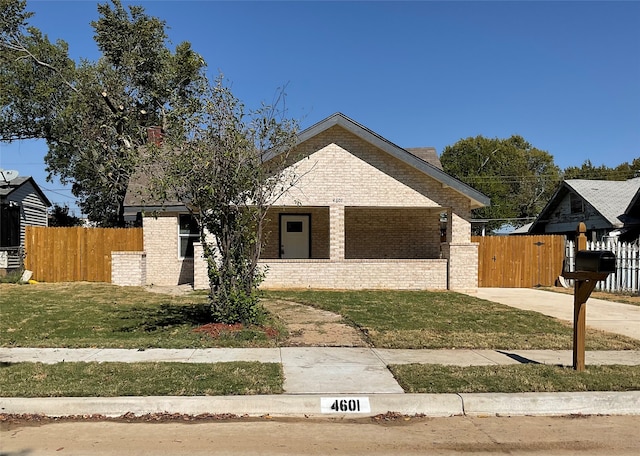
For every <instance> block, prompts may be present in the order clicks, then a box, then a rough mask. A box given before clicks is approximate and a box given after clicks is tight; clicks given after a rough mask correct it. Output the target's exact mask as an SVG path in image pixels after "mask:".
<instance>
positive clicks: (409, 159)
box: [298, 112, 491, 209]
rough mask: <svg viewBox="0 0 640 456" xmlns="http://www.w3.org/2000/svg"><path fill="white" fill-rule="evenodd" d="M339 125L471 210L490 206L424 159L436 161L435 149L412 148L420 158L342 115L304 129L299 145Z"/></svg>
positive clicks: (332, 116) (462, 183)
mask: <svg viewBox="0 0 640 456" xmlns="http://www.w3.org/2000/svg"><path fill="white" fill-rule="evenodd" d="M336 125H338V126H340V127H342V128H344V129H345V130H347V131H349V132H350V133H352V134H354V135H355V136H357V137H359V138H360V139H362V140H364V141H366V142H368V143H370V144H372V145H374V146H375V147H377V148H378V149H381V150H383V151H384V152H386V153H388V154H389V155H391V156H392V157H395V158H397V159H398V160H400V161H402V162H404V163H406V164H408V165H409V166H411V167H413V168H415V169H417V170H419V171H421V172H423V173H424V174H426V175H427V176H429V177H431V178H433V179H435V180H436V181H438V182H440V183H441V184H442V185H444V186H446V187H449V188H451V189H453V190H455V191H457V192H458V193H460V194H462V195H463V196H465V197H467V198H468V199H469V200H470V202H471V208H472V209H476V208H479V207H484V206H488V205H490V204H491V200H490V199H489V197H487V196H486V195H484V194H482V193H480V192H479V191H477V190H476V189H474V188H472V187H470V186H469V185H467V184H465V183H464V182H461V181H459V180H458V179H456V178H454V177H453V176H450V175H449V174H447V173H445V172H444V171H443V170H442V168H441V167H442V165H440V167H439V166H438V164H440V160H437V164H436V162H435V161H434V162H433V163H432V162H430V161H427V160H425V158H428V155H429V154H432V155H435V156H436V159H437V155H436V154H435V149H433V148H417V149H411V150H413V151H414V152H415V151H418V153H419V154H420V157H419V156H418V155H417V154H414V153H411V152H410V151H409V150H408V149H403V148H402V147H400V146H398V145H396V144H394V143H392V142H391V141H389V140H387V139H385V138H383V137H382V136H380V135H379V134H377V133H375V132H373V131H372V130H369V129H368V128H366V127H364V126H363V125H361V124H359V123H357V122H356V121H354V120H352V119H350V118H349V117H347V116H345V115H344V114H342V113H340V112H337V113H335V114H333V115H331V116H329V117H327V118H326V119H324V120H321V121H320V122H318V123H316V124H315V125H312V126H311V127H309V128H307V129H306V130H304V131H302V132H301V133H300V134H299V135H298V144H300V143H302V142H304V141H307V140H308V139H310V138H312V137H314V136H316V135H318V134H320V133H322V132H323V131H325V130H328V129H329V128H331V127H333V126H336ZM426 149H430V150H431V151H432V152H428V153H421V152H424V151H425V150H426Z"/></svg>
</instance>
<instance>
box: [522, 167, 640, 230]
mask: <svg viewBox="0 0 640 456" xmlns="http://www.w3.org/2000/svg"><path fill="white" fill-rule="evenodd" d="M570 192H572V193H575V194H576V195H578V196H579V197H581V198H582V199H583V200H584V201H586V202H587V203H588V204H590V205H591V206H592V207H593V208H594V209H595V211H596V212H597V213H598V214H600V216H602V218H604V219H605V220H606V221H607V222H609V223H610V224H611V226H612V227H616V228H619V227H622V226H624V225H625V224H626V223H628V222H633V221H634V219H635V221H634V223H638V222H640V214H639V213H638V212H637V207H638V193H639V192H640V177H636V178H634V179H629V180H626V181H609V180H590V179H568V180H565V181H563V182H562V184H561V185H560V187H559V188H558V190H556V192H555V193H554V194H553V196H552V197H551V199H550V200H549V202H548V203H547V205H546V206H545V207H544V209H543V210H542V211H541V212H540V215H538V218H537V219H536V221H535V222H533V225H532V227H531V229H533V228H535V227H536V225H538V224H539V223H541V222H546V221H547V219H548V218H549V215H550V214H551V212H552V211H553V210H554V209H555V207H556V206H557V205H558V204H559V203H560V202H561V201H562V200H563V199H564V197H565V196H566V195H567V194H568V193H570ZM634 207H635V208H636V211H633V210H632V209H633V208H634ZM530 231H531V230H530Z"/></svg>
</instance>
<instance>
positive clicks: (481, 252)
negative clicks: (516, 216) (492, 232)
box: [471, 235, 565, 288]
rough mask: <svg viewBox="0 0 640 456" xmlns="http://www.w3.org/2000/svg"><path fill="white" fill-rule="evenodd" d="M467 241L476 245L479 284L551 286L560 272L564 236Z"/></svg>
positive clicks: (480, 238) (485, 238)
mask: <svg viewBox="0 0 640 456" xmlns="http://www.w3.org/2000/svg"><path fill="white" fill-rule="evenodd" d="M471 240H472V242H478V243H479V244H480V245H479V247H478V285H479V286H481V287H504V288H519V287H522V288H530V287H536V286H553V285H554V284H555V282H556V279H557V278H558V276H559V275H560V274H561V273H562V265H563V261H564V244H565V237H564V236H559V235H539V236H482V237H481V236H473V237H472V238H471Z"/></svg>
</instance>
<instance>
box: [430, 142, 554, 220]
mask: <svg viewBox="0 0 640 456" xmlns="http://www.w3.org/2000/svg"><path fill="white" fill-rule="evenodd" d="M440 159H441V162H442V166H443V168H444V170H445V171H446V172H447V173H449V174H451V175H452V176H454V177H456V178H457V179H459V180H461V181H462V182H465V183H466V184H469V185H470V186H471V187H473V188H475V189H476V190H478V191H480V192H482V193H484V194H485V195H487V196H488V197H490V198H491V206H490V207H486V208H481V209H476V210H474V213H473V216H474V218H479V219H488V220H489V222H488V223H487V227H488V228H489V229H497V228H500V227H501V226H502V225H504V224H506V223H509V224H511V225H514V226H520V225H523V224H525V223H526V222H527V220H529V219H532V218H534V217H535V216H536V215H538V213H539V212H540V210H542V208H543V207H544V205H545V204H546V202H547V201H548V199H549V197H550V196H551V195H552V194H553V192H554V190H555V188H556V186H557V184H558V182H559V181H560V170H559V168H558V167H557V166H556V165H555V163H554V161H553V156H552V155H550V154H549V153H548V152H546V151H543V150H540V149H537V148H535V147H533V146H532V145H531V144H529V143H528V142H527V141H525V140H524V138H522V137H521V136H517V135H514V136H511V137H510V138H507V139H498V138H492V139H490V138H485V137H483V136H476V137H475V138H471V137H470V138H466V139H461V140H460V141H458V142H456V143H455V144H454V145H452V146H447V147H445V149H444V150H443V152H442V156H441V157H440Z"/></svg>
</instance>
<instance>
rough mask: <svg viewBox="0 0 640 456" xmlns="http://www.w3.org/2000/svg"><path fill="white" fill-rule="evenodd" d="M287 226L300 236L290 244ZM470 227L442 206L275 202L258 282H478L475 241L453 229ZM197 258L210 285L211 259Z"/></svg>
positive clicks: (349, 285)
mask: <svg viewBox="0 0 640 456" xmlns="http://www.w3.org/2000/svg"><path fill="white" fill-rule="evenodd" d="M443 214H447V216H444V217H443ZM292 220H293V221H294V222H291V221H292ZM292 223H293V224H292ZM288 230H289V231H293V232H292V233H289V235H290V236H294V237H296V236H297V238H295V239H294V240H293V242H292V243H288V242H289V241H288V238H287V236H288V234H287V231H288ZM468 232H469V230H468V222H466V221H465V220H463V219H461V218H459V217H452V212H451V210H450V209H447V208H442V207H433V208H424V207H401V208H398V207H345V206H338V205H333V206H324V207H311V206H307V207H301V206H298V207H274V208H272V209H271V210H270V212H269V215H268V217H267V222H266V224H265V227H264V239H265V246H264V249H263V251H262V255H261V260H260V262H259V266H260V268H261V269H262V270H263V271H265V272H266V275H265V280H264V281H263V283H262V285H261V287H262V288H264V289H283V288H318V289H407V290H427V289H435V290H446V289H450V288H455V289H458V290H469V289H474V288H476V287H477V272H476V271H477V261H478V260H477V244H472V243H470V242H469V241H468V239H457V237H456V236H455V233H468ZM452 239H456V240H457V241H458V242H457V243H452V242H451V240H452ZM465 241H466V242H465ZM200 249H201V247H200V246H197V245H196V250H195V257H196V258H200V257H201V254H200V253H199V252H200ZM195 263H196V264H195V265H194V268H195V271H194V288H196V289H198V288H203V289H204V288H207V287H208V278H207V274H206V264H205V262H204V261H195ZM452 274H454V275H455V277H452Z"/></svg>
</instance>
